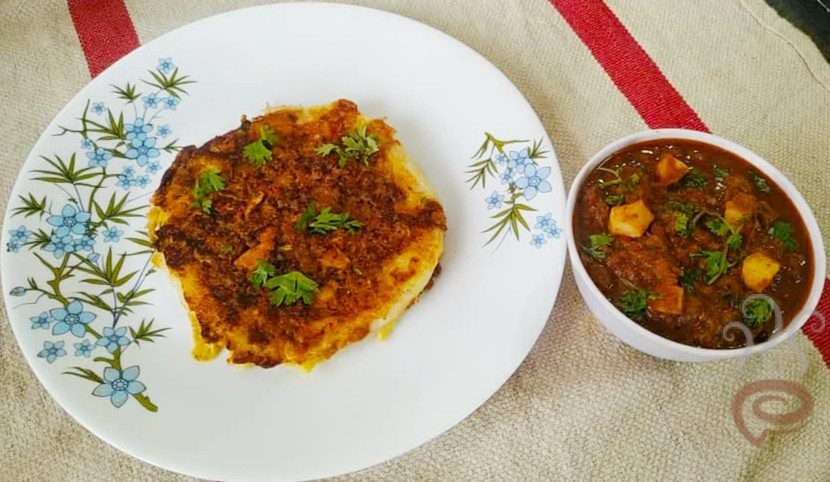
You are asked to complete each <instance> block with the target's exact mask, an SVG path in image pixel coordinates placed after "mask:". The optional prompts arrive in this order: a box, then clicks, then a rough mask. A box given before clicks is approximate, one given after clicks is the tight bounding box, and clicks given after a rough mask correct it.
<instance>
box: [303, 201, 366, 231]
mask: <svg viewBox="0 0 830 482" xmlns="http://www.w3.org/2000/svg"><path fill="white" fill-rule="evenodd" d="M294 227H295V228H296V229H297V230H298V231H305V230H308V231H309V232H310V233H313V234H328V233H330V232H332V231H336V230H338V229H340V228H342V229H345V230H346V231H348V232H350V233H353V232H355V231H357V230H358V229H360V228H362V227H363V223H361V222H360V221H358V220H356V219H354V218H352V217H351V216H350V215H349V213H348V212H345V213H335V212H332V210H331V207H325V208H323V210H322V211H320V212H317V206H316V205H315V203H314V201H312V202H310V203H308V206H307V207H306V210H305V211H303V213H302V214H300V218H299V219H298V220H297V222H296V223H295V224H294Z"/></svg>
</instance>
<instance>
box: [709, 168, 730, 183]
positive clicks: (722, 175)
mask: <svg viewBox="0 0 830 482" xmlns="http://www.w3.org/2000/svg"><path fill="white" fill-rule="evenodd" d="M712 173H713V174H714V175H715V179H716V180H718V181H720V182H723V180H724V179H726V178H727V177H728V176H729V170H727V169H724V168H722V167H720V166H718V165H714V166H712Z"/></svg>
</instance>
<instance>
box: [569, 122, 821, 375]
mask: <svg viewBox="0 0 830 482" xmlns="http://www.w3.org/2000/svg"><path fill="white" fill-rule="evenodd" d="M661 139H666V140H668V139H682V140H690V141H696V142H701V143H704V144H709V145H713V146H715V147H718V148H720V149H723V150H726V151H728V152H731V153H732V154H734V155H736V156H738V157H740V158H741V159H743V160H745V161H746V162H748V163H749V164H750V165H752V166H754V167H755V168H757V169H758V170H759V171H761V172H763V173H764V174H766V175H767V176H768V177H769V178H770V179H772V181H773V182H775V184H777V185H778V186H779V187H780V188H781V190H782V191H784V193H785V194H786V195H787V196H788V197H789V198H790V200H791V201H792V203H793V205H794V206H795V208H796V211H797V212H798V214H799V215H800V216H801V218H802V220H803V221H804V225H805V227H806V228H807V233H808V235H809V238H810V244H811V247H812V251H813V253H812V254H813V279H812V281H811V285H810V294H809V295H808V297H807V300H806V301H805V302H804V306H803V307H802V308H801V310H799V312H798V313H796V314H795V316H793V318H792V321H791V322H790V324H789V325H787V327H786V328H784V329H783V330H782V331H780V332H778V333H776V334H774V335H772V336H771V337H770V338H769V339H768V340H766V341H764V342H761V343H758V344H753V345H749V346H745V347H741V348H730V349H718V348H701V347H696V346H690V345H685V344H683V343H680V342H677V341H674V340H670V339H668V338H665V337H663V336H661V335H658V334H657V333H654V332H652V331H650V330H648V329H646V328H644V327H643V326H641V325H640V324H638V323H636V322H634V321H633V320H631V319H630V318H628V317H627V316H625V315H624V314H623V313H622V312H621V311H619V310H618V309H617V307H616V306H614V304H613V303H611V302H610V301H609V300H608V298H606V297H605V295H604V294H603V293H602V292H601V291H600V290H599V288H598V287H597V286H596V284H595V283H594V280H593V279H591V277H590V276H589V275H588V272H587V270H586V269H585V267H584V266H583V264H582V260H581V258H580V256H579V251H578V248H577V246H576V240H575V238H574V230H573V221H574V211H575V207H576V199H577V197H578V195H579V192H580V190H581V188H582V184H583V183H584V181H585V178H586V177H587V176H588V174H589V173H590V172H591V171H593V170H594V168H595V167H596V166H598V165H599V164H601V163H602V162H603V161H604V160H606V159H607V158H608V157H609V156H611V155H612V154H614V153H616V152H618V151H620V150H621V149H623V148H625V147H628V146H631V145H633V144H638V143H641V142H648V141H654V140H661ZM565 215H566V216H567V226H568V228H569V229H567V243H568V251H569V254H570V258H571V266H572V268H573V270H574V276H579V277H581V278H582V279H583V280H587V283H584V284H585V287H586V288H587V289H588V290H589V292H590V293H591V295H592V296H593V297H594V298H595V299H597V300H598V302H599V303H600V304H601V305H602V306H603V307H604V308H605V311H607V312H608V313H609V314H611V315H612V316H613V317H614V318H615V319H616V321H617V322H618V323H620V324H622V325H624V327H625V328H627V329H628V330H629V331H630V332H632V334H633V335H634V336H636V337H638V338H641V339H644V340H645V341H648V342H650V343H651V344H656V345H661V346H663V347H664V348H666V349H667V350H670V351H672V352H674V353H680V354H682V355H684V357H685V358H696V359H707V360H710V361H715V360H725V359H729V358H742V357H747V356H751V355H753V354H756V353H760V352H763V351H766V350H769V349H771V348H773V347H775V346H776V345H778V344H780V343H782V342H783V341H784V340H786V339H788V338H789V337H790V336H792V335H793V334H795V333H796V332H797V331H798V330H799V329H801V327H802V326H804V325H805V324H806V323H807V320H809V319H810V318H811V317H812V316H813V314H814V312H815V309H816V307H817V306H818V302H819V299H820V297H821V293H822V290H823V287H824V279H825V271H826V256H825V251H824V242H823V240H822V237H821V232H820V230H819V227H818V223H817V222H816V219H815V216H814V215H813V212H812V210H811V209H810V206H809V204H807V202H806V201H805V200H804V197H803V196H802V195H801V193H800V192H799V191H798V189H797V188H796V187H795V186H794V185H793V183H792V182H791V181H790V180H789V178H787V176H785V175H784V174H783V173H782V172H781V171H779V170H778V169H777V168H776V167H775V166H773V165H772V164H770V163H769V162H768V161H767V160H765V159H764V158H763V157H761V156H759V155H758V154H756V153H755V152H753V151H751V150H749V149H747V148H745V147H743V146H741V145H739V144H737V143H735V142H732V141H730V140H727V139H724V138H722V137H720V136H716V135H714V134H710V133H707V132H701V131H695V130H689V129H679V128H667V129H650V130H645V131H641V132H636V133H633V134H629V135H626V136H623V137H621V138H619V139H617V140H615V141H612V142H610V143H608V144H607V145H605V147H603V148H602V149H600V150H599V151H598V152H597V153H596V154H594V155H593V156H591V157H590V158H589V159H588V161H587V162H586V163H585V164H584V165H583V166H582V168H581V169H580V170H579V172H578V173H577V175H576V177H574V180H573V181H572V182H571V186H570V189H569V191H568V199H567V203H566V208H565ZM580 294H582V293H580ZM586 301H587V300H586ZM609 331H611V330H609ZM612 333H613V332H612ZM615 336H617V335H616V334H615ZM635 348H636V347H635ZM638 350H639V348H638ZM640 351H642V350H640Z"/></svg>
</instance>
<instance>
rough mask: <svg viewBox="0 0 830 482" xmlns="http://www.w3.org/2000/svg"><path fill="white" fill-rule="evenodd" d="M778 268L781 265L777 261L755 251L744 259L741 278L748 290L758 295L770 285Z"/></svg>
mask: <svg viewBox="0 0 830 482" xmlns="http://www.w3.org/2000/svg"><path fill="white" fill-rule="evenodd" d="M780 268H781V264H780V263H778V261H775V260H774V259H772V258H770V257H769V256H767V255H765V254H764V253H762V252H760V251H756V252H754V253H752V254H750V255H749V256H747V257H746V258H745V259H744V262H743V265H742V266H741V278H743V280H744V284H745V285H746V286H747V287H748V288H749V289H751V290H752V291H755V292H756V293H760V292H762V291H764V289H766V287H767V286H769V285H770V283H772V278H773V277H774V276H775V273H777V272H778V270H779V269H780Z"/></svg>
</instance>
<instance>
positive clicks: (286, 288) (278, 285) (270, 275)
mask: <svg viewBox="0 0 830 482" xmlns="http://www.w3.org/2000/svg"><path fill="white" fill-rule="evenodd" d="M248 279H249V280H250V281H251V284H252V285H254V287H256V288H265V289H267V290H269V291H270V293H269V294H268V302H269V303H271V304H272V305H274V306H282V305H291V304H294V303H296V302H298V301H301V300H302V302H303V303H305V304H306V305H310V304H311V303H313V302H314V294H315V293H316V292H317V290H318V289H319V286H318V284H317V282H315V281H314V280H312V279H311V278H309V277H308V276H306V275H304V274H303V273H301V272H299V271H289V272H288V273H284V274H281V275H277V268H276V267H275V266H274V265H273V264H271V263H269V262H268V261H265V260H262V259H261V260H259V261H257V265H256V268H255V269H254V271H253V272H252V273H251V274H250V276H249V277H248Z"/></svg>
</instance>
